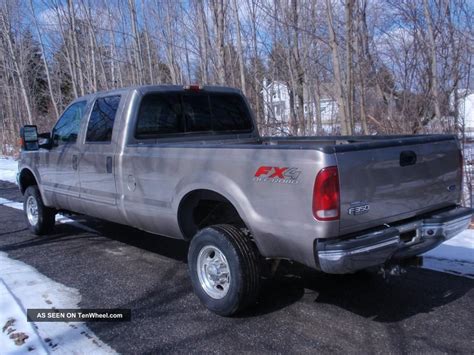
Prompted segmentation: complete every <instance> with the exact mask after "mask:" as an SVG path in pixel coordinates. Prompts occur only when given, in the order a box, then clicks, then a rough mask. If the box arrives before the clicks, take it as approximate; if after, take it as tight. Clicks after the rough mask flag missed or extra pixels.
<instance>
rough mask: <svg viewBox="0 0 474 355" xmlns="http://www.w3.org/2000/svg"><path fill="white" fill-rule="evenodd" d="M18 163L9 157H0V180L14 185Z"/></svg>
mask: <svg viewBox="0 0 474 355" xmlns="http://www.w3.org/2000/svg"><path fill="white" fill-rule="evenodd" d="M17 171H18V161H16V160H15V159H13V158H10V157H4V156H0V180H3V181H8V182H12V183H14V184H16V173H17Z"/></svg>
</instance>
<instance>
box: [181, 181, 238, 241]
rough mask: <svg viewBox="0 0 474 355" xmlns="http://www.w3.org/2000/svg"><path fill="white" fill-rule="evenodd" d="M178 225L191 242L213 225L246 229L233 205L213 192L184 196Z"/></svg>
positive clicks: (198, 192) (196, 192) (197, 192)
mask: <svg viewBox="0 0 474 355" xmlns="http://www.w3.org/2000/svg"><path fill="white" fill-rule="evenodd" d="M178 223H179V228H180V229H181V232H182V234H183V236H184V238H185V239H186V240H190V239H191V238H192V237H193V236H194V235H195V234H196V232H197V231H198V230H200V229H202V228H205V227H207V226H210V225H213V224H221V223H225V224H233V225H236V226H241V227H245V223H244V221H243V220H242V218H241V217H240V215H239V213H238V212H237V210H236V209H235V207H234V206H233V205H232V203H231V202H230V201H229V200H227V199H226V198H225V197H224V196H222V195H221V194H218V193H217V192H214V191H211V190H195V191H192V192H190V193H188V194H187V195H186V196H184V197H183V199H182V200H181V202H180V204H179V208H178Z"/></svg>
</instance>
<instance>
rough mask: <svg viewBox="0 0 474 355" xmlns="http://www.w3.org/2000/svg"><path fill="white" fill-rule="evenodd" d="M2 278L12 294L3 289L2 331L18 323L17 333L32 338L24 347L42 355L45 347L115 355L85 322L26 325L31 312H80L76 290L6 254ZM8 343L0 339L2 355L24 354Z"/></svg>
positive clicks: (0, 263)
mask: <svg viewBox="0 0 474 355" xmlns="http://www.w3.org/2000/svg"><path fill="white" fill-rule="evenodd" d="M0 275H1V278H2V279H3V283H4V284H5V285H6V288H7V290H8V291H9V293H10V295H8V294H6V292H7V291H5V290H3V291H2V289H1V288H0V295H1V298H0V300H1V302H0V322H3V323H2V324H1V326H0V327H3V326H4V324H5V323H6V322H7V321H8V319H10V318H13V319H15V321H16V322H18V323H15V325H16V328H17V330H20V329H21V330H22V332H24V333H25V334H27V335H28V336H29V337H30V336H31V341H28V340H29V338H28V339H27V340H26V341H25V346H30V345H33V346H34V347H35V349H36V350H37V351H38V353H42V352H41V349H44V348H45V347H46V348H47V349H48V352H51V353H52V352H57V353H70V354H77V353H81V354H90V353H101V354H115V351H114V350H113V349H112V348H111V347H109V346H108V345H107V344H105V343H103V342H102V341H101V340H100V339H99V338H98V337H97V336H96V335H95V334H94V333H93V332H92V331H91V330H90V329H89V328H87V326H86V325H85V323H83V322H71V323H68V322H37V323H27V322H26V314H25V313H26V312H25V311H26V309H28V308H53V307H54V308H57V309H58V308H79V302H80V300H81V295H80V294H79V291H78V290H77V289H75V288H71V287H67V286H64V285H62V284H60V283H58V282H55V281H53V280H51V279H49V278H48V277H46V276H45V275H43V274H41V273H40V272H38V271H37V270H36V269H35V268H33V267H31V266H29V265H27V264H25V263H23V262H21V261H19V260H14V259H10V258H9V257H8V255H7V254H6V253H3V252H0ZM1 284H2V283H0V286H1ZM13 303H16V304H17V305H16V306H15V305H14V304H13ZM17 324H18V325H17ZM28 325H29V328H28ZM32 326H33V327H35V328H36V331H37V334H38V335H39V337H40V338H41V341H42V342H43V343H42V344H41V346H40V345H39V344H38V343H37V342H36V343H35V340H34V334H35V332H34V331H35V330H34V329H33V328H32ZM1 330H2V329H0V331H1ZM5 340H10V339H4V337H3V336H2V337H1V338H0V347H1V348H2V353H3V354H4V353H5V349H9V350H12V349H13V350H12V351H9V350H7V351H6V353H11V354H14V353H23V351H21V350H20V349H21V347H20V346H18V345H14V347H13V348H11V346H12V345H11V344H9V343H6V344H5V346H4V344H3V342H4V341H5ZM10 342H11V340H10ZM6 346H10V348H8V347H6ZM23 349H24V350H25V349H28V348H27V347H26V348H23Z"/></svg>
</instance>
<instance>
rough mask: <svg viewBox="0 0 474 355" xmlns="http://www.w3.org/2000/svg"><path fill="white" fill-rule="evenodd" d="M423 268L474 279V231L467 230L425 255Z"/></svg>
mask: <svg viewBox="0 0 474 355" xmlns="http://www.w3.org/2000/svg"><path fill="white" fill-rule="evenodd" d="M423 267H425V268H427V269H431V270H437V271H444V272H449V273H454V274H457V275H463V276H466V277H469V278H474V229H467V230H465V231H463V232H461V233H459V234H458V235H457V236H455V237H454V238H452V239H450V240H447V241H446V242H444V243H443V244H441V245H440V246H438V247H437V248H435V249H433V250H430V251H428V252H427V253H425V254H423Z"/></svg>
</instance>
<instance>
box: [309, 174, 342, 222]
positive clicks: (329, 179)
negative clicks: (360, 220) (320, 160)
mask: <svg viewBox="0 0 474 355" xmlns="http://www.w3.org/2000/svg"><path fill="white" fill-rule="evenodd" d="M313 215H314V217H315V218H316V219H318V220H320V221H334V220H336V219H339V174H338V172H337V167H336V166H330V167H328V168H324V169H322V170H321V171H320V172H319V173H318V176H317V177H316V181H315V182H314V190H313Z"/></svg>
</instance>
